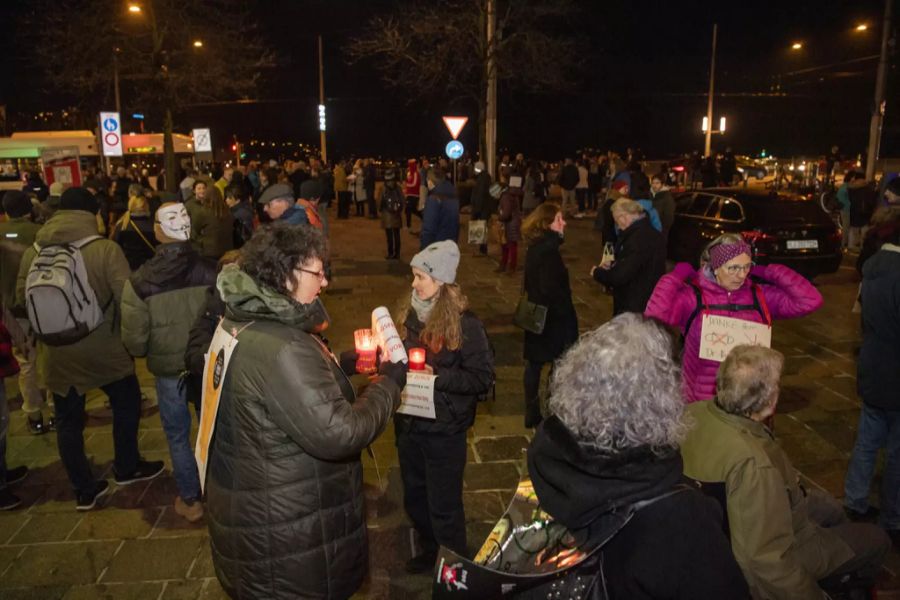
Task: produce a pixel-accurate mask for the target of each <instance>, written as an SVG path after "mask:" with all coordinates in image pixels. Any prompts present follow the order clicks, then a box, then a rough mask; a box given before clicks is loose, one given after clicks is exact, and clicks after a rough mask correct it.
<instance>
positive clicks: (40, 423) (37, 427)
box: [25, 413, 50, 435]
mask: <svg viewBox="0 0 900 600" xmlns="http://www.w3.org/2000/svg"><path fill="white" fill-rule="evenodd" d="M25 421H26V422H27V423H28V432H29V433H31V435H44V434H45V433H47V432H48V431H50V428H49V427H47V426H46V425H44V417H42V416H41V414H40V413H38V416H37V418H36V419H32V418H31V417H26V418H25Z"/></svg>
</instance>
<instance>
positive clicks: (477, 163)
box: [475, 160, 484, 173]
mask: <svg viewBox="0 0 900 600" xmlns="http://www.w3.org/2000/svg"><path fill="white" fill-rule="evenodd" d="M482 171H484V162H483V161H480V160H479V161H475V172H476V173H481V172H482Z"/></svg>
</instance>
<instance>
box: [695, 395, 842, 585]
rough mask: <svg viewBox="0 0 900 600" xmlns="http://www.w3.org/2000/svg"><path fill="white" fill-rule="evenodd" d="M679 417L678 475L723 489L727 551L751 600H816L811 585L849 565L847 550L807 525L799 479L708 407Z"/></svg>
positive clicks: (772, 448) (755, 431) (767, 437)
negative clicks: (684, 428)
mask: <svg viewBox="0 0 900 600" xmlns="http://www.w3.org/2000/svg"><path fill="white" fill-rule="evenodd" d="M687 412H688V414H689V415H690V416H691V417H692V418H693V420H694V426H693V427H692V428H691V430H690V432H689V433H688V435H687V438H686V439H685V440H684V443H683V444H682V445H681V454H682V456H683V457H684V474H685V475H687V476H688V477H691V478H693V479H697V480H699V481H706V482H724V483H725V494H726V498H727V500H726V504H727V509H728V525H729V530H730V533H731V547H732V549H733V550H734V556H735V558H736V559H737V561H738V564H739V565H740V566H741V569H742V570H743V572H744V576H745V577H746V578H747V582H748V583H749V584H750V589H751V590H752V591H753V597H754V598H771V599H774V600H806V599H809V600H813V599H815V600H818V599H820V598H823V597H824V593H823V592H822V591H821V590H820V589H819V586H818V584H817V583H816V582H817V580H819V579H822V578H824V577H825V576H827V575H828V574H829V573H831V572H833V571H834V569H836V568H837V567H839V566H840V565H842V564H843V563H845V562H846V561H848V560H850V559H851V558H853V551H852V550H851V549H850V547H849V546H847V544H846V543H844V542H843V541H842V540H841V538H840V537H838V535H837V534H835V533H834V532H831V531H828V530H827V529H824V528H822V527H819V526H818V525H817V524H816V523H815V522H814V521H812V520H811V519H810V516H809V506H808V501H807V499H806V492H805V491H804V490H803V488H802V487H801V486H800V482H799V475H798V473H797V472H796V471H795V470H794V467H793V466H791V463H790V461H789V460H788V458H787V455H785V453H784V450H782V449H781V446H780V445H779V444H778V442H776V441H775V438H774V436H773V435H772V432H771V431H769V429H768V428H767V427H766V426H765V425H763V424H762V423H757V422H756V421H752V420H751V419H748V418H746V417H741V416H738V415H732V414H729V413H727V412H725V411H724V410H722V409H721V408H719V407H718V406H717V405H716V403H715V401H713V400H710V401H706V402H697V403H696V404H693V405H691V406H690V407H689V408H688V409H687ZM801 555H802V556H803V557H804V558H802V559H801ZM803 565H807V566H809V565H815V568H814V569H812V571H811V572H810V571H807V569H806V568H804V566H803Z"/></svg>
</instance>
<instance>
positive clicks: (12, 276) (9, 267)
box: [0, 217, 41, 310]
mask: <svg viewBox="0 0 900 600" xmlns="http://www.w3.org/2000/svg"><path fill="white" fill-rule="evenodd" d="M40 229H41V226H40V225H38V224H37V223H34V222H32V221H31V219H29V218H28V217H14V218H11V219H10V220H8V221H6V222H4V223H0V303H2V306H3V308H6V309H9V310H13V308H14V306H15V303H16V277H18V276H19V265H20V264H21V263H22V256H23V255H24V253H25V250H26V249H27V248H29V247H30V246H31V245H32V244H34V238H35V236H37V233H38V231H40Z"/></svg>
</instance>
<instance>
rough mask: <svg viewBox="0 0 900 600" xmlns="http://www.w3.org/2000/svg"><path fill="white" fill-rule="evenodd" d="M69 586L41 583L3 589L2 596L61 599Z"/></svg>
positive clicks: (6, 598) (8, 599)
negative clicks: (34, 585) (32, 585)
mask: <svg viewBox="0 0 900 600" xmlns="http://www.w3.org/2000/svg"><path fill="white" fill-rule="evenodd" d="M68 589H69V587H68V586H65V585H39V586H36V587H26V588H15V589H2V588H0V598H3V600H59V599H60V598H62V597H63V596H64V595H65V593H66V591H68Z"/></svg>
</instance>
